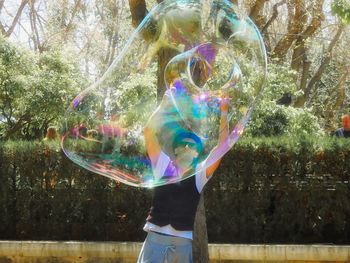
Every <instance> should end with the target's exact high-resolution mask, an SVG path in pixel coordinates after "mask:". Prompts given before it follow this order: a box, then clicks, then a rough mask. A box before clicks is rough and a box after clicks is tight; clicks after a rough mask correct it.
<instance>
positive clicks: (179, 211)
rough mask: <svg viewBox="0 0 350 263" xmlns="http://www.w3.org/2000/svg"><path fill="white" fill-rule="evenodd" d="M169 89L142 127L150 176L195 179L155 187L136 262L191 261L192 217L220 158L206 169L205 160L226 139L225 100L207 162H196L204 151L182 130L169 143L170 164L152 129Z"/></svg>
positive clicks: (194, 137)
mask: <svg viewBox="0 0 350 263" xmlns="http://www.w3.org/2000/svg"><path fill="white" fill-rule="evenodd" d="M169 92H170V90H169V91H167V92H166V94H165V95H164V97H163V100H162V102H161V104H160V106H159V107H158V108H157V110H156V111H155V112H154V113H153V115H152V116H151V117H150V119H149V121H148V123H147V125H146V127H145V128H144V137H145V143H146V149H147V153H148V156H149V158H150V160H151V164H152V168H153V174H154V177H156V178H161V177H162V176H172V177H175V178H178V177H182V176H186V175H187V174H188V172H192V171H193V169H194V170H195V171H196V173H195V175H194V176H191V177H189V178H187V179H184V180H182V181H180V182H176V183H170V184H167V185H163V186H158V187H155V188H154V192H153V200H152V207H151V209H150V212H149V215H148V217H147V219H146V224H145V226H144V228H143V229H144V230H145V231H146V232H148V234H147V237H146V239H145V242H144V244H143V246H142V249H141V252H140V255H139V258H138V261H137V262H138V263H145V262H157V263H158V262H167V263H171V262H181V263H187V262H192V236H193V227H194V218H195V214H196V210H197V206H198V202H199V198H200V193H201V192H202V190H203V187H204V186H205V184H206V183H207V182H208V180H209V179H210V178H211V176H212V175H213V173H214V171H215V170H216V169H217V168H218V166H219V164H220V159H219V160H217V161H216V162H214V163H213V164H212V165H211V166H209V167H207V168H206V169H203V168H202V167H205V162H206V160H210V159H211V158H214V155H215V152H216V151H217V149H218V148H219V147H220V146H221V144H225V143H227V140H228V122H227V112H228V100H227V99H221V105H220V110H221V117H220V118H221V119H220V133H219V134H220V135H219V143H218V145H217V146H216V147H215V148H214V149H213V150H212V151H211V153H210V154H209V155H208V157H207V159H206V160H205V161H204V162H202V164H199V163H198V157H199V155H200V154H201V152H202V150H203V145H202V142H201V140H200V138H199V137H198V136H197V135H196V134H194V133H193V132H190V131H186V130H181V131H179V132H177V133H175V135H174V138H173V143H172V148H173V151H174V155H175V158H174V160H173V161H172V160H171V158H170V157H169V156H167V155H166V154H165V153H164V152H163V151H162V149H161V146H160V144H159V142H158V139H157V137H156V134H155V130H156V129H157V127H158V126H159V125H161V124H160V123H159V118H161V116H159V115H161V114H163V113H164V107H168V106H169V100H170V98H169V96H170V94H169Z"/></svg>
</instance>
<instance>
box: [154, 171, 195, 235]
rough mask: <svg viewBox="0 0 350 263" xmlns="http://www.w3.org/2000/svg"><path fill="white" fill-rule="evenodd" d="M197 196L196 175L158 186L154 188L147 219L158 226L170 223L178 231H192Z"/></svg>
mask: <svg viewBox="0 0 350 263" xmlns="http://www.w3.org/2000/svg"><path fill="white" fill-rule="evenodd" d="M199 198H200V193H199V192H198V190H197V187H196V176H191V177H189V178H187V179H185V180H183V181H180V182H178V183H173V184H168V185H164V186H158V187H156V188H155V189H154V195H153V201H152V207H151V210H150V212H149V216H148V217H147V221H149V222H151V223H152V224H155V225H157V226H160V227H162V226H165V225H168V224H170V225H171V226H172V227H173V228H175V229H176V230H179V231H193V225H194V217H195V215H196V211H197V206H198V202H199Z"/></svg>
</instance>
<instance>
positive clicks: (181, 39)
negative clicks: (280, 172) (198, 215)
mask: <svg viewBox="0 0 350 263" xmlns="http://www.w3.org/2000/svg"><path fill="white" fill-rule="evenodd" d="M158 54H168V56H169V54H173V55H172V56H171V57H170V59H169V60H168V61H167V64H166V65H165V67H164V82H162V83H160V84H159V83H158V85H160V86H161V88H162V89H163V91H161V93H165V95H164V97H163V98H159V97H157V84H156V81H157V79H156V75H157V67H158V65H161V64H162V63H163V62H164V61H163V60H160V63H158V62H159V61H158ZM158 70H159V69H158ZM265 72H266V52H265V48H264V44H263V41H262V38H261V36H260V34H259V32H258V30H257V28H256V26H255V25H254V23H253V22H252V21H251V20H250V19H249V18H247V17H240V16H239V12H238V9H237V7H236V6H235V5H233V4H232V3H230V2H229V1H224V0H220V1H198V0H189V1H184V0H176V1H174V0H168V1H164V2H162V3H161V4H159V5H157V6H155V7H154V8H153V9H152V10H151V11H150V12H149V14H148V15H147V16H146V18H145V19H144V20H143V21H142V23H141V24H140V25H139V27H138V28H137V29H136V30H135V32H134V33H133V34H132V35H131V36H130V39H129V41H128V42H127V44H126V46H125V47H124V49H123V51H122V52H121V53H120V54H119V55H118V57H117V58H116V59H115V60H114V61H113V63H112V64H111V66H110V67H109V68H108V70H107V71H106V72H105V73H104V74H103V76H102V77H101V78H100V79H99V80H98V81H97V82H95V83H94V84H93V85H91V86H90V87H88V88H87V89H86V90H84V91H83V92H82V93H80V94H79V95H78V96H77V97H76V98H75V99H74V100H73V102H72V103H71V106H70V107H69V109H68V110H67V113H66V116H65V121H64V125H63V129H62V130H63V136H62V148H63V150H64V152H65V154H66V155H67V156H68V158H70V159H71V160H72V161H74V162H75V163H77V164H78V165H80V166H82V167H84V168H86V169H88V170H90V171H92V172H95V173H98V174H101V175H103V176H107V177H109V178H112V179H115V180H118V181H120V182H122V183H125V184H128V185H132V186H139V187H153V186H159V185H164V184H168V183H173V182H177V181H180V180H183V179H185V178H188V177H190V176H193V175H194V174H195V173H196V172H198V171H200V170H201V171H204V170H205V169H206V168H208V167H210V166H211V165H213V164H215V163H216V162H217V161H218V160H219V159H220V158H222V156H223V155H224V154H225V153H226V152H227V151H229V150H230V149H231V147H232V146H233V145H234V143H235V142H236V141H237V140H238V138H239V137H240V135H241V134H242V132H243V130H244V127H245V125H246V123H247V121H248V119H249V115H250V113H251V111H252V109H253V107H254V104H255V103H256V100H257V98H258V96H259V93H260V92H261V89H262V86H263V82H264V78H265Z"/></svg>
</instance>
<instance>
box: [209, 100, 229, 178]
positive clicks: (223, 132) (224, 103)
mask: <svg viewBox="0 0 350 263" xmlns="http://www.w3.org/2000/svg"><path fill="white" fill-rule="evenodd" d="M228 106H229V105H228V99H227V98H223V99H222V100H221V104H220V110H221V117H220V127H219V129H220V130H219V140H218V145H217V146H216V147H215V148H214V149H213V150H212V151H211V152H210V154H209V156H208V157H207V159H206V161H207V160H210V159H211V158H213V156H214V155H215V154H216V153H217V151H218V150H219V148H220V147H222V145H223V144H225V143H227V139H228V128H229V127H228V122H227V114H228ZM220 162H221V158H220V159H218V160H217V161H215V162H214V163H213V164H212V165H210V166H209V167H208V168H207V169H206V176H207V178H209V177H211V176H212V175H213V173H214V172H215V170H216V169H217V168H218V167H219V165H220Z"/></svg>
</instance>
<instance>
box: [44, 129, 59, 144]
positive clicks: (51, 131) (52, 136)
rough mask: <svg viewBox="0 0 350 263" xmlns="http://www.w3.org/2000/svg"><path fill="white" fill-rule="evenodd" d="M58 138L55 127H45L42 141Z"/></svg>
mask: <svg viewBox="0 0 350 263" xmlns="http://www.w3.org/2000/svg"><path fill="white" fill-rule="evenodd" d="M57 138H58V135H57V130H56V127H53V126H50V127H49V128H47V131H46V135H45V138H44V141H53V140H56V139H57Z"/></svg>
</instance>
